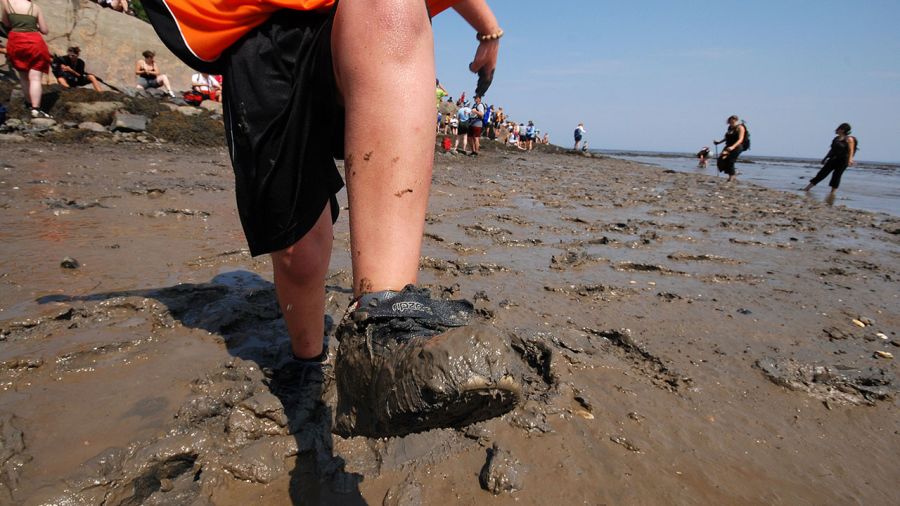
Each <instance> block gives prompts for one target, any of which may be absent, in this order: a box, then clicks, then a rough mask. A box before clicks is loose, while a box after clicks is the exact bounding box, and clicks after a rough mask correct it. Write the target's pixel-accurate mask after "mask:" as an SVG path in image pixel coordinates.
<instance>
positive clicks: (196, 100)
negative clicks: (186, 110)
mask: <svg viewBox="0 0 900 506" xmlns="http://www.w3.org/2000/svg"><path fill="white" fill-rule="evenodd" d="M181 96H182V98H184V101H185V102H187V103H188V104H190V105H194V106H196V105H200V103H201V102H203V95H201V94H200V93H197V92H196V91H186V92H184V93H183V94H182V95H181Z"/></svg>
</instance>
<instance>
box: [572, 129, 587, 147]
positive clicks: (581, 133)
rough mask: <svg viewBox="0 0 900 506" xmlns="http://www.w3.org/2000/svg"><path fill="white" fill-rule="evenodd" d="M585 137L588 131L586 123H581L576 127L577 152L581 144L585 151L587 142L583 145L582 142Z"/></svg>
mask: <svg viewBox="0 0 900 506" xmlns="http://www.w3.org/2000/svg"><path fill="white" fill-rule="evenodd" d="M585 135H587V130H585V129H584V123H579V124H578V126H577V127H575V134H574V136H575V147H574V148H573V149H574V150H575V151H578V145H579V144H581V149H582V150H583V149H585V146H586V145H587V141H584V143H583V144H582V142H581V141H582V140H583V139H584V137H585Z"/></svg>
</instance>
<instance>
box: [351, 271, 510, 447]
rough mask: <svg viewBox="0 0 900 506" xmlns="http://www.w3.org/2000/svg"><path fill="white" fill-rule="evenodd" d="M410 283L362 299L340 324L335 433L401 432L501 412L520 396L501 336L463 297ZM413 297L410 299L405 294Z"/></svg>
mask: <svg viewBox="0 0 900 506" xmlns="http://www.w3.org/2000/svg"><path fill="white" fill-rule="evenodd" d="M423 293H424V295H421V294H420V293H418V292H413V291H411V288H407V290H405V291H403V292H400V293H398V294H393V293H391V294H389V295H386V297H391V298H387V299H385V300H377V299H371V302H368V301H369V299H366V298H364V299H362V301H360V303H359V307H358V308H357V309H355V310H354V311H353V312H352V313H350V314H348V316H347V317H346V318H345V321H344V322H342V324H341V325H340V327H339V328H338V332H337V338H338V339H339V340H340V342H341V345H340V350H339V355H338V359H337V364H336V376H337V380H338V387H339V392H340V395H339V401H338V411H337V416H338V418H337V423H336V429H337V432H338V433H339V434H341V435H343V436H350V435H363V436H369V437H385V436H401V435H406V434H411V433H417V432H424V431H428V430H431V429H435V428H446V427H462V426H466V425H469V424H472V423H477V422H480V421H484V420H488V419H491V418H494V417H497V416H500V415H502V414H504V413H506V412H508V411H509V410H511V409H512V408H513V407H514V406H515V405H516V404H517V403H518V402H519V400H520V398H521V386H520V383H519V382H520V380H519V374H517V369H518V368H517V367H516V356H515V354H514V353H513V352H512V348H511V347H510V345H509V343H508V342H507V341H506V339H504V338H503V336H502V335H501V334H500V333H499V332H498V331H497V330H496V329H495V328H493V327H491V326H490V325H487V324H484V323H468V321H469V319H470V318H471V315H472V311H473V307H472V305H471V304H468V303H466V302H464V301H441V300H432V299H430V295H429V294H428V293H427V292H423ZM407 299H408V300H407Z"/></svg>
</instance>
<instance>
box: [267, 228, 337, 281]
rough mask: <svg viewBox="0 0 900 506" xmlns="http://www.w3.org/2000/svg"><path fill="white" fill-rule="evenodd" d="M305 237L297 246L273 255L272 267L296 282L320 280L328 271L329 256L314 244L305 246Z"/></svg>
mask: <svg viewBox="0 0 900 506" xmlns="http://www.w3.org/2000/svg"><path fill="white" fill-rule="evenodd" d="M306 239H309V238H307V237H305V238H304V239H301V240H300V241H298V242H297V243H296V244H294V245H292V246H290V247H288V248H286V249H283V250H281V251H278V252H276V253H273V254H272V266H273V267H274V269H275V271H276V272H278V273H279V274H281V275H282V276H286V277H289V278H290V279H292V280H296V281H305V280H309V279H313V278H319V277H321V276H322V275H323V273H324V272H326V271H327V270H328V265H327V263H326V261H325V259H327V256H326V254H325V252H323V251H321V250H320V248H317V247H316V245H314V244H304V242H307V243H308V242H310V241H305V240H306Z"/></svg>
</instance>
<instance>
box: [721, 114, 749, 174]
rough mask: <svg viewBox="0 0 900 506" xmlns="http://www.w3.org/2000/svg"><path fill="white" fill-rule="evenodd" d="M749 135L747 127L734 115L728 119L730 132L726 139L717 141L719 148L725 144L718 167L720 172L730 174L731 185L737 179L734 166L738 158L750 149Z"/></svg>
mask: <svg viewBox="0 0 900 506" xmlns="http://www.w3.org/2000/svg"><path fill="white" fill-rule="evenodd" d="M747 135H748V134H747V127H746V125H744V123H743V122H742V121H741V119H740V118H738V117H737V115H734V116H731V117H730V118H728V131H726V132H725V138H724V139H722V140H720V141H715V143H716V145H717V146H718V145H719V144H722V143H725V149H723V150H722V154H720V155H719V159H718V160H717V161H716V165H717V166H718V168H719V172H724V173H726V174H728V182H729V183H730V182H732V181H734V180H735V179H737V177H736V175H735V168H734V164H735V163H736V162H737V159H738V157H739V156H741V153H743V152H744V151H745V150H746V149H747V147H748V146H747V144H748V142H747V141H748V136H747Z"/></svg>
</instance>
